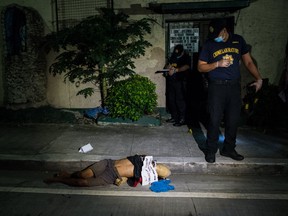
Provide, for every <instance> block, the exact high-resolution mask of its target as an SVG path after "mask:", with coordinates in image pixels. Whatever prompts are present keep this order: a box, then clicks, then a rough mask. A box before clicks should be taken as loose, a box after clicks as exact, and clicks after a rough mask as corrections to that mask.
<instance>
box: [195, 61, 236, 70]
mask: <svg viewBox="0 0 288 216" xmlns="http://www.w3.org/2000/svg"><path fill="white" fill-rule="evenodd" d="M229 66H230V61H229V60H227V59H222V60H220V61H217V62H213V63H210V64H208V63H207V62H205V61H201V60H199V61H198V71H199V72H202V73H208V72H210V71H212V70H214V69H216V68H217V67H229Z"/></svg>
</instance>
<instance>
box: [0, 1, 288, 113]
mask: <svg viewBox="0 0 288 216" xmlns="http://www.w3.org/2000/svg"><path fill="white" fill-rule="evenodd" d="M198 1H201V0H198ZM149 2H153V1H151V0H144V1H143V0H142V1H140V0H126V1H114V7H115V9H129V8H130V5H132V4H140V5H141V6H142V7H146V6H148V3H149ZM157 2H158V3H164V2H165V3H168V2H185V0H178V1H177V0H169V1H167V0H165V1H164V0H158V1H157ZM189 2H191V1H189ZM196 2H197V1H196ZM11 3H13V4H19V5H21V6H27V7H33V8H34V9H35V10H37V11H38V12H39V14H41V16H42V18H43V20H44V22H45V30H46V32H50V31H52V30H53V29H55V28H54V26H53V23H52V21H53V16H55V14H54V12H53V10H54V9H53V8H52V4H51V0H41V1H38V0H13V1H12V0H1V1H0V11H2V10H3V8H5V7H6V6H7V5H9V4H11ZM130 9H131V8H130ZM287 11H288V1H287V0H277V1H274V0H257V1H253V2H252V3H250V7H248V8H245V9H242V10H241V11H240V13H238V12H236V13H234V14H232V15H233V16H235V18H236V21H237V23H236V26H235V33H238V34H241V35H243V36H244V38H245V39H246V41H247V43H248V44H250V45H252V47H253V51H252V55H253V57H254V58H255V59H256V61H257V63H258V65H259V69H260V71H261V73H262V74H263V77H267V78H269V79H270V82H272V83H275V84H277V82H278V80H279V77H280V74H281V71H282V69H283V59H284V55H285V51H284V49H285V46H286V43H287V37H288V19H287V17H286V16H287ZM222 15H223V14H207V13H201V14H199V13H198V14H186V15H165V16H163V15H161V14H149V15H145V14H142V15H131V19H140V18H142V17H150V18H154V19H156V20H157V23H158V24H154V25H153V26H152V34H151V35H148V36H147V37H146V38H147V39H148V40H149V41H150V42H151V43H152V44H153V46H152V47H151V48H149V49H147V51H146V55H145V56H143V57H141V58H139V59H137V60H136V72H137V73H139V74H141V75H143V76H147V77H149V78H150V79H151V80H152V81H153V82H154V83H155V84H156V91H157V94H158V106H161V107H164V106H165V80H164V78H163V77H162V76H161V75H156V74H154V72H155V71H156V70H158V69H161V68H162V67H163V66H164V64H165V27H164V25H163V23H164V22H165V19H166V18H171V19H177V18H181V19H206V18H213V17H219V16H222ZM229 16H231V14H229ZM1 27H2V26H1ZM0 31H1V32H3V29H0ZM2 36H3V35H2V34H0V59H1V61H2V59H3V58H2V53H3V52H2V51H1V50H2V47H3V39H2ZM54 58H55V54H54V53H49V54H48V55H47V62H48V65H49V63H50V64H51V62H53V59H54ZM1 61H0V106H1V105H2V106H3V105H5V104H4V101H3V97H4V93H3V80H2V77H3V66H2V64H1ZM47 80H48V83H47V103H48V104H50V105H51V106H54V107H66V108H88V107H95V106H98V105H100V94H99V93H96V94H95V95H93V96H92V97H89V98H87V99H85V98H84V97H83V96H76V93H77V91H78V90H79V88H77V87H76V86H75V85H74V84H71V83H66V84H65V83H64V82H63V77H61V76H56V77H53V76H52V75H51V74H49V73H48V67H47Z"/></svg>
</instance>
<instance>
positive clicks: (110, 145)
mask: <svg viewBox="0 0 288 216" xmlns="http://www.w3.org/2000/svg"><path fill="white" fill-rule="evenodd" d="M205 134H206V131H205V129H204V128H203V127H202V128H193V133H191V131H189V129H188V127H187V126H182V127H174V126H172V125H171V124H168V123H163V124H162V125H161V126H155V127H143V126H131V125H125V124H122V125H79V124H76V125H69V124H30V125H29V124H26V125H20V126H17V125H12V124H10V125H9V124H8V125H7V124H5V125H4V124H2V125H0V164H1V165H0V168H2V169H3V168H5V169H7V168H8V169H9V168H11V169H41V170H59V169H68V170H76V169H81V168H84V167H86V166H87V165H88V164H90V163H91V162H94V161H98V160H101V159H104V158H111V159H119V158H123V157H126V156H128V155H134V154H147V155H153V156H154V158H155V159H156V160H157V161H158V162H161V163H165V164H167V165H168V166H169V167H170V168H171V170H172V171H173V172H175V173H176V172H194V173H202V174H203V173H208V174H212V173H215V174H287V173H288V139H287V136H286V137H285V136H280V135H277V136H271V135H265V134H263V133H260V132H257V131H254V130H252V129H250V128H240V129H239V134H238V139H237V151H238V152H239V153H240V154H243V155H244V156H245V159H244V160H243V161H240V162H239V161H234V160H232V159H230V158H226V157H223V156H220V154H219V152H218V153H217V155H216V163H214V164H208V163H207V162H206V161H205V159H204V154H203V152H202V151H201V150H200V149H199V146H201V145H202V144H203V143H204V142H205ZM88 143H90V144H91V145H92V146H93V150H92V151H90V152H88V153H80V152H79V148H80V147H81V146H83V145H86V144H88Z"/></svg>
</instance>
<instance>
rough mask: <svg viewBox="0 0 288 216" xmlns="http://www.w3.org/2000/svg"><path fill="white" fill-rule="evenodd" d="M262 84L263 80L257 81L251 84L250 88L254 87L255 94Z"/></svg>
mask: <svg viewBox="0 0 288 216" xmlns="http://www.w3.org/2000/svg"><path fill="white" fill-rule="evenodd" d="M262 84H263V80H262V79H258V80H256V81H255V82H254V83H252V84H251V85H250V86H255V88H256V89H255V90H256V92H258V91H259V90H260V89H261V87H262Z"/></svg>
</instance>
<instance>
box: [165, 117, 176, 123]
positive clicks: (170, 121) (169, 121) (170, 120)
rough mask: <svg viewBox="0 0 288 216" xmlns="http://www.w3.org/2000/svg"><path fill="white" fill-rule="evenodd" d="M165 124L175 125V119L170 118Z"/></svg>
mask: <svg viewBox="0 0 288 216" xmlns="http://www.w3.org/2000/svg"><path fill="white" fill-rule="evenodd" d="M166 122H167V123H175V122H176V121H175V119H173V118H170V119H167V120H166Z"/></svg>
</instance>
